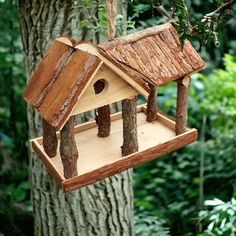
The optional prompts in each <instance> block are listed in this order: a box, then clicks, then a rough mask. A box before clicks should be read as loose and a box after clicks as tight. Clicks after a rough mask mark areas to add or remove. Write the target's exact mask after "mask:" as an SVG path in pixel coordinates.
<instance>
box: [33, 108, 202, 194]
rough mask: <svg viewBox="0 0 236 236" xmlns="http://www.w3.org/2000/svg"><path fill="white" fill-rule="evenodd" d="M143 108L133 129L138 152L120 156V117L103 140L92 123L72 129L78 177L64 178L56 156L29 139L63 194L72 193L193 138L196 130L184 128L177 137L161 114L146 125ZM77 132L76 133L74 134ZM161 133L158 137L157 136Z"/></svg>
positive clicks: (172, 126)
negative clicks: (76, 149) (135, 127)
mask: <svg viewBox="0 0 236 236" xmlns="http://www.w3.org/2000/svg"><path fill="white" fill-rule="evenodd" d="M145 110H146V108H145V107H141V108H140V107H139V108H138V111H139V113H138V116H137V118H138V119H137V127H138V140H139V151H138V152H135V153H134V154H132V155H128V156H125V157H121V152H120V145H121V144H122V140H123V138H122V119H119V118H120V116H121V114H120V113H119V114H114V115H113V116H112V119H114V121H113V122H112V126H111V135H110V136H109V137H107V138H105V139H100V138H98V137H96V122H95V121H94V122H88V124H82V125H79V127H75V129H74V131H75V132H76V133H75V137H76V143H77V144H78V146H79V149H80V158H79V159H78V163H77V167H78V176H76V177H74V178H71V179H67V180H66V179H65V178H64V177H63V166H62V163H61V160H60V156H59V155H57V156H56V157H55V158H49V157H48V156H47V154H46V153H45V152H44V150H43V147H42V144H40V143H41V142H42V141H40V140H41V138H37V139H34V140H32V145H33V148H34V150H35V151H36V153H37V154H38V155H39V157H40V158H41V159H42V160H43V162H44V164H45V165H46V166H47V167H48V169H49V172H50V173H51V174H52V175H53V176H55V177H56V178H57V181H58V182H60V186H61V187H62V189H63V191H65V192H68V191H73V190H75V189H77V188H79V187H82V186H85V185H87V184H90V183H94V182H96V181H98V180H101V179H103V178H106V177H108V176H110V175H113V174H115V173H118V172H121V171H123V170H126V169H128V168H131V167H133V166H135V165H138V164H142V163H144V162H147V161H150V160H153V159H155V158H157V157H161V156H163V155H165V154H167V153H169V152H171V151H174V150H177V149H179V148H181V147H183V146H185V145H187V144H189V143H191V142H194V141H195V140H196V138H197V131H196V129H187V130H186V132H184V133H183V134H181V135H178V136H176V135H175V122H174V121H173V120H172V119H170V118H168V117H166V116H165V115H163V114H160V113H158V114H157V121H156V122H152V123H149V122H146V115H145V114H144V111H145ZM77 132H78V133H77ZM160 133H161V135H160Z"/></svg>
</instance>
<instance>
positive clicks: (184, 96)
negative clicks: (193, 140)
mask: <svg viewBox="0 0 236 236" xmlns="http://www.w3.org/2000/svg"><path fill="white" fill-rule="evenodd" d="M189 84H190V77H184V78H183V79H179V80H178V81H177V104H176V124H175V130H176V135H179V134H182V133H184V132H185V131H186V128H187V120H188V89H189Z"/></svg>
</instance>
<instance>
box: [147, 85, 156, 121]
mask: <svg viewBox="0 0 236 236" xmlns="http://www.w3.org/2000/svg"><path fill="white" fill-rule="evenodd" d="M148 86H149V88H150V94H149V96H148V101H147V118H146V120H147V121H148V122H152V121H155V120H156V119H157V92H156V87H155V86H154V85H153V84H150V83H149V84H148Z"/></svg>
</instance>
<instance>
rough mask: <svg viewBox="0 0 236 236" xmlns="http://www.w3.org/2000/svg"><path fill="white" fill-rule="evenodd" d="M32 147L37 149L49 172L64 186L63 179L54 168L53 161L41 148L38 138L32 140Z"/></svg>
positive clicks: (36, 151)
mask: <svg viewBox="0 0 236 236" xmlns="http://www.w3.org/2000/svg"><path fill="white" fill-rule="evenodd" d="M31 144H32V148H33V150H34V151H35V153H36V154H37V155H38V156H39V157H40V159H41V160H42V161H43V163H44V164H45V165H46V167H47V169H48V170H49V173H50V174H51V175H52V176H54V177H55V179H56V181H57V183H58V184H59V185H60V186H62V181H63V179H62V178H61V176H60V175H59V174H58V172H57V170H56V169H55V168H54V166H53V165H52V164H51V162H50V161H49V160H48V158H49V157H48V158H47V157H46V155H45V154H44V153H43V152H42V150H41V148H40V147H39V144H38V142H37V141H36V140H33V141H31Z"/></svg>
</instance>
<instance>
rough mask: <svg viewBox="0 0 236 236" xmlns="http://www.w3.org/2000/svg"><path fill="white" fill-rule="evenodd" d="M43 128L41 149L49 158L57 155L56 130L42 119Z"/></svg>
mask: <svg viewBox="0 0 236 236" xmlns="http://www.w3.org/2000/svg"><path fill="white" fill-rule="evenodd" d="M42 126H43V148H44V151H45V152H46V153H47V154H48V156H49V157H54V156H56V154H57V144H58V142H57V135H56V129H55V128H54V127H52V126H51V125H50V124H49V123H48V122H47V121H46V120H44V119H42Z"/></svg>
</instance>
